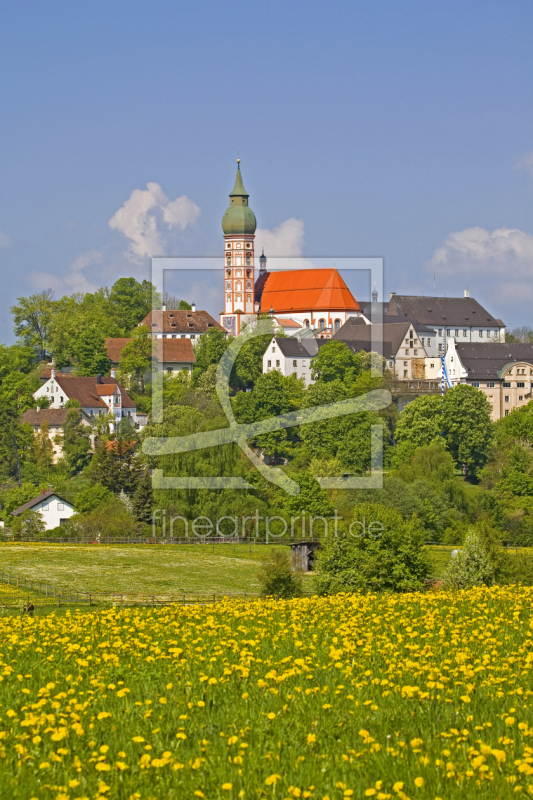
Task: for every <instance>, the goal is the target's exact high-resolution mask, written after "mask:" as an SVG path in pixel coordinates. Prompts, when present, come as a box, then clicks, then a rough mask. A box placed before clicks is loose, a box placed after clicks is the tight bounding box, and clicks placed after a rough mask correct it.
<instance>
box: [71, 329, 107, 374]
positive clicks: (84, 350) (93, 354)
mask: <svg viewBox="0 0 533 800" xmlns="http://www.w3.org/2000/svg"><path fill="white" fill-rule="evenodd" d="M75 356H76V361H77V364H76V374H77V375H104V374H106V373H108V372H109V370H110V369H111V361H110V360H109V356H108V355H107V351H106V348H105V336H104V335H103V333H100V331H99V330H98V329H97V328H96V327H92V328H87V329H86V330H85V331H83V333H81V334H80V336H79V337H78V341H77V342H76V347H75Z"/></svg>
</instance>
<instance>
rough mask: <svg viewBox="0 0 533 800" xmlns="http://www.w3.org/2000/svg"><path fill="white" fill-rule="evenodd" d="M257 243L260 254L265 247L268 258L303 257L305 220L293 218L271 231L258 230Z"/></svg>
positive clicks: (256, 234)
mask: <svg viewBox="0 0 533 800" xmlns="http://www.w3.org/2000/svg"><path fill="white" fill-rule="evenodd" d="M255 243H256V250H257V252H258V253H259V251H260V250H261V248H263V247H264V249H265V255H266V256H267V258H268V257H269V256H292V257H294V256H301V255H302V250H303V244H304V223H303V220H301V219H294V217H291V218H290V219H287V220H285V222H282V223H281V225H278V227H277V228H274V229H273V230H271V231H269V230H268V228H258V229H257V231H256V233H255ZM259 254H260V253H259Z"/></svg>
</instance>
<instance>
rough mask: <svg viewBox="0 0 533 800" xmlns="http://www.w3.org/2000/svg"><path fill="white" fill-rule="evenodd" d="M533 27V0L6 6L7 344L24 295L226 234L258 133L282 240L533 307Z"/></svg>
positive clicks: (262, 209)
mask: <svg viewBox="0 0 533 800" xmlns="http://www.w3.org/2000/svg"><path fill="white" fill-rule="evenodd" d="M532 29H533V6H532V5H531V3H530V2H526V0H514V1H513V2H512V3H508V2H507V3H504V2H499V1H498V2H494V1H493V2H491V0H483V2H478V1H477V0H473V1H472V2H467V3H465V2H455V0H451V1H450V0H449V1H448V2H447V3H436V2H430V3H428V2H427V0H426V1H425V2H418V1H417V0H415V1H414V2H412V1H409V0H408V2H405V3H398V2H396V1H395V0H390V1H388V0H387V1H383V0H373V2H370V1H368V2H366V1H365V2H357V0H350V1H349V2H335V0H333V2H329V3H320V4H318V3H307V4H305V5H304V4H301V3H298V4H297V3H287V2H283V3H282V2H277V1H276V0H274V2H270V3H254V2H249V3H246V4H244V3H236V2H231V1H230V2H225V3H223V4H222V3H212V2H201V1H200V2H196V3H188V4H185V3H181V4H179V3H175V2H166V1H165V2H158V1H157V0H155V2H153V3H151V4H150V5H147V4H146V3H142V4H141V3H140V2H136V0H129V1H128V2H127V3H126V2H122V0H114V2H113V3H109V2H106V3H104V2H98V1H97V2H92V3H91V4H80V3H78V4H73V3H67V2H54V0H51V2H50V3H48V4H42V3H37V2H24V1H22V2H20V3H16V4H15V3H12V4H10V5H8V6H5V7H4V9H3V15H2V25H1V32H0V54H1V55H0V68H1V73H2V75H3V81H2V108H3V111H4V115H3V124H2V127H1V129H0V159H1V167H2V169H1V174H2V181H1V190H0V234H1V235H0V245H1V249H0V269H1V270H2V279H3V281H2V283H3V292H2V305H1V307H0V308H1V313H0V341H10V340H11V338H12V333H11V320H10V316H9V306H10V305H11V304H12V303H13V302H14V301H15V299H16V297H17V296H20V295H27V294H30V293H32V292H34V291H36V290H40V289H42V288H46V287H47V286H52V287H53V288H54V290H55V292H56V295H61V294H62V293H64V292H70V291H73V290H80V289H84V288H85V289H91V288H92V287H94V286H98V285H102V284H104V285H111V284H112V283H113V281H114V280H115V279H116V278H117V277H120V276H121V275H129V274H133V275H135V276H136V277H148V275H149V259H148V255H149V254H150V253H152V254H153V255H161V254H166V255H185V254H194V255H208V254H209V255H214V254H217V253H219V252H221V250H222V247H221V242H222V238H221V236H222V232H221V227H220V220H221V217H222V214H223V212H224V210H225V208H226V206H227V202H228V198H227V195H228V192H229V191H230V190H231V188H232V185H233V180H234V170H235V158H236V151H237V148H240V150H241V158H242V168H243V177H244V184H245V186H246V188H247V190H248V192H249V193H250V205H251V207H252V208H253V210H254V211H255V213H256V216H257V220H258V226H259V228H260V229H261V233H260V235H258V240H257V243H258V245H260V244H261V241H263V242H264V243H266V245H267V251H268V252H270V253H271V254H277V255H305V256H313V255H321V256H342V255H349V256H353V255H360V256H370V255H375V256H383V257H384V258H385V265H386V281H385V285H386V290H387V292H389V291H396V292H398V293H413V294H415V293H416V294H421V293H423V292H424V293H426V294H429V293H432V291H433V275H434V274H435V275H436V289H437V294H445V293H447V294H448V295H462V293H463V290H464V288H465V287H466V285H468V287H469V288H470V291H471V294H472V295H473V296H474V297H476V298H477V299H479V300H480V301H481V302H484V303H485V304H486V305H487V306H488V308H489V310H490V311H491V312H492V313H494V314H495V315H496V316H501V317H502V319H503V320H504V322H505V323H506V324H507V326H508V327H509V328H512V327H514V326H516V325H519V324H528V323H529V324H532V325H533V320H532V319H531V314H530V308H531V302H532V301H533V285H532V281H531V275H532V274H533V273H532V268H533V220H532V218H531V210H532V199H533V133H532V131H533V102H532V99H533V98H532V89H533V48H531V41H532V38H533V36H532V34H533V30H532ZM147 185H149V188H148V189H147ZM132 193H133V196H132ZM177 198H181V199H180V200H179V201H178V202H175V201H176V200H177ZM117 212H118V214H117ZM111 220H114V223H113V226H110V224H109V223H110V221H111ZM260 240H261V241H260ZM268 248H270V250H268ZM173 288H176V287H173ZM177 289H178V290H179V287H177ZM197 291H198V290H197ZM216 294H217V292H216V287H215V288H214V287H213V285H212V283H211V284H209V285H206V286H205V303H204V305H208V304H211V307H212V310H215V311H216V310H217V302H218V301H217V300H216ZM189 299H195V300H196V302H197V304H198V305H199V306H200V305H201V304H202V303H201V300H202V299H203V298H201V297H196V298H189ZM213 304H214V305H213Z"/></svg>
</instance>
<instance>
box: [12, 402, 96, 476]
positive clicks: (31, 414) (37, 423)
mask: <svg viewBox="0 0 533 800" xmlns="http://www.w3.org/2000/svg"><path fill="white" fill-rule="evenodd" d="M68 411H69V409H68V408H29V409H28V410H27V411H25V412H24V414H23V415H22V417H21V418H20V423H21V424H22V423H26V424H27V425H31V426H32V428H33V433H34V434H35V436H37V434H38V433H39V431H40V430H41V427H42V425H43V423H48V437H49V439H50V441H51V442H52V448H53V455H52V463H54V464H57V462H58V461H59V459H60V458H62V456H63V446H62V441H63V431H64V429H65V422H66V421H67V414H68ZM79 412H80V422H81V424H82V425H84V426H86V427H89V428H92V426H93V420H92V419H91V418H90V417H89V415H88V414H86V413H85V411H83V410H82V409H81V408H80V409H79ZM89 440H90V442H91V447H94V434H92V433H91V434H89Z"/></svg>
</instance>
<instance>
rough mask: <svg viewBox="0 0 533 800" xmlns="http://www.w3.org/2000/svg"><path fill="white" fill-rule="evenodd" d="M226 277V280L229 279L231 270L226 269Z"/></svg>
mask: <svg viewBox="0 0 533 800" xmlns="http://www.w3.org/2000/svg"><path fill="white" fill-rule="evenodd" d="M226 275H227V276H228V278H230V277H231V270H230V269H227V270H226Z"/></svg>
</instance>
